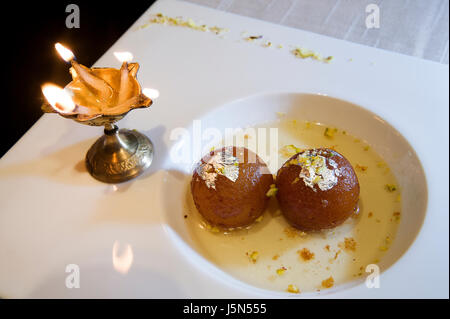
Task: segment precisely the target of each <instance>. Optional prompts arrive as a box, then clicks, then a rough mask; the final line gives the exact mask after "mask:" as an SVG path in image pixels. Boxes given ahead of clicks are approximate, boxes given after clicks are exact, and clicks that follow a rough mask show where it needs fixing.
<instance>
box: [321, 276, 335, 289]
mask: <svg viewBox="0 0 450 319" xmlns="http://www.w3.org/2000/svg"><path fill="white" fill-rule="evenodd" d="M333 285H334V279H333V277H332V276H330V277H329V278H327V279H325V280H323V281H322V287H324V288H331V287H333Z"/></svg>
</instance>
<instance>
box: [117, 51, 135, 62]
mask: <svg viewBox="0 0 450 319" xmlns="http://www.w3.org/2000/svg"><path fill="white" fill-rule="evenodd" d="M114 55H115V57H116V58H117V60H119V61H120V62H130V61H131V60H133V54H132V53H131V52H114Z"/></svg>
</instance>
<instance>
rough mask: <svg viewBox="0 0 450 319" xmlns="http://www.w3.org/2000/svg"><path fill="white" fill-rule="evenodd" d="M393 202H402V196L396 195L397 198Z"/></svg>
mask: <svg viewBox="0 0 450 319" xmlns="http://www.w3.org/2000/svg"><path fill="white" fill-rule="evenodd" d="M395 201H396V202H397V203H398V202H401V201H402V195H400V194H398V195H397V197H396V198H395Z"/></svg>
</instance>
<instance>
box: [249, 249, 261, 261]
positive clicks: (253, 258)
mask: <svg viewBox="0 0 450 319" xmlns="http://www.w3.org/2000/svg"><path fill="white" fill-rule="evenodd" d="M249 257H250V261H251V262H252V263H254V264H255V263H256V261H257V260H258V257H259V253H258V252H257V251H253V252H252V253H251V254H250V255H249Z"/></svg>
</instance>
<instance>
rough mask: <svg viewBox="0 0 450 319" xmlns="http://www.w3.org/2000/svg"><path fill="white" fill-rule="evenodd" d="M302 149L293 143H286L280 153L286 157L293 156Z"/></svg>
mask: <svg viewBox="0 0 450 319" xmlns="http://www.w3.org/2000/svg"><path fill="white" fill-rule="evenodd" d="M301 151H302V150H301V149H300V148H298V147H296V146H294V145H292V144H290V145H285V146H283V147H282V148H281V149H280V154H281V155H283V156H284V157H292V156H294V155H295V154H297V153H300V152H301Z"/></svg>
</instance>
